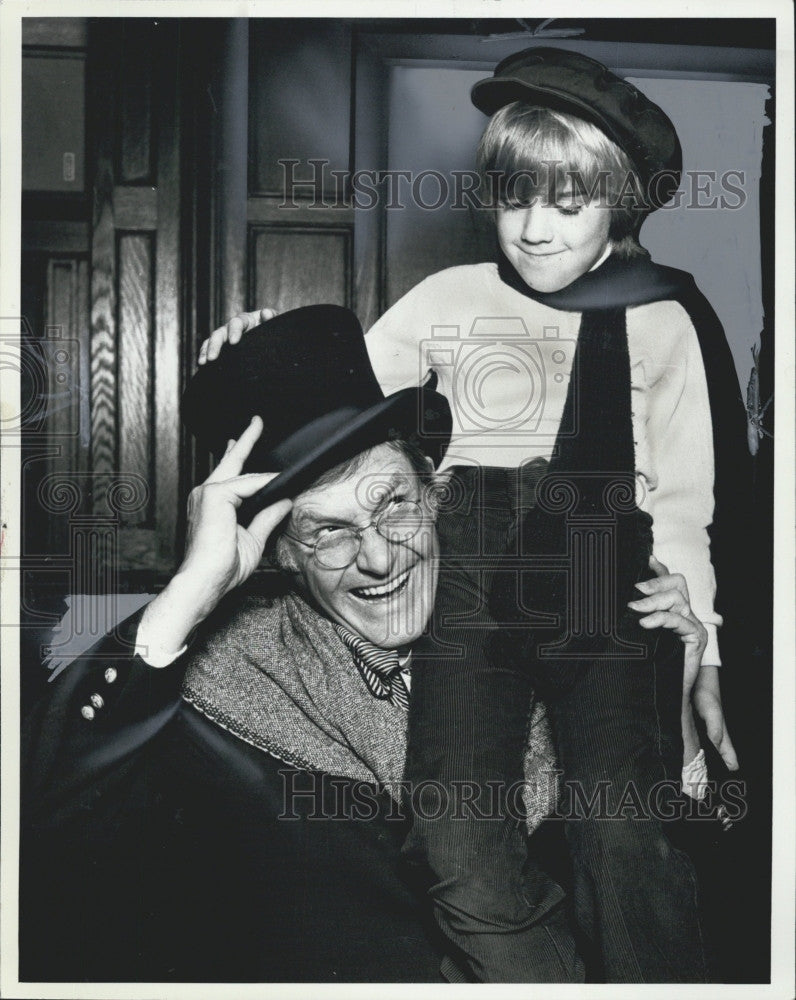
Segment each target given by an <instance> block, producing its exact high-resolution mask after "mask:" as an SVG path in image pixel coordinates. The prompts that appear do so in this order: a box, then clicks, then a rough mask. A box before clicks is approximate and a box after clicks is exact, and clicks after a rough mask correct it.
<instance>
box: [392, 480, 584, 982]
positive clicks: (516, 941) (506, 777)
mask: <svg viewBox="0 0 796 1000" xmlns="http://www.w3.org/2000/svg"><path fill="white" fill-rule="evenodd" d="M479 471H483V472H484V473H486V474H491V473H493V472H494V470H467V473H466V474H465V473H462V477H463V480H464V482H463V483H462V486H463V493H464V494H467V495H468V496H469V497H471V499H472V503H471V504H465V505H463V507H462V508H461V509H460V510H459V511H453V512H451V513H449V514H448V515H444V516H443V519H442V523H441V525H440V534H441V542H442V552H443V568H442V572H441V576H440V586H439V590H438V595H437V601H436V605H435V617H434V624H433V639H434V643H435V648H434V652H433V654H432V655H430V656H429V657H424V658H421V657H418V658H417V661H416V663H415V664H413V667H412V700H411V709H410V722H409V749H408V754H407V771H406V777H407V780H408V781H409V782H410V783H411V786H412V788H413V789H414V791H415V793H416V794H415V801H414V803H413V806H414V808H413V829H412V833H411V835H410V837H409V839H408V841H407V844H406V846H405V853H406V856H407V857H409V858H410V859H412V860H414V861H422V862H424V863H425V864H426V865H427V866H428V868H429V869H430V871H431V878H432V888H431V890H430V894H431V898H432V900H433V902H434V907H435V914H436V916H437V920H438V922H439V924H440V926H441V927H442V929H443V930H444V931H445V933H446V935H447V936H448V938H449V939H450V940H451V941H452V942H453V943H454V944H455V945H456V946H457V948H459V949H460V950H461V952H462V953H463V954H464V956H465V958H466V962H467V965H468V967H469V971H470V973H471V975H473V976H474V977H475V978H477V979H478V980H481V981H486V982H568V981H580V980H582V965H581V963H580V960H579V958H578V957H577V955H576V953H575V948H574V942H573V939H572V935H571V933H570V931H569V928H568V927H567V924H566V920H565V918H564V914H563V908H562V905H561V904H562V899H563V892H562V890H561V888H560V887H559V886H558V885H557V884H556V883H555V882H554V881H553V880H552V879H550V878H549V877H548V876H547V875H546V873H545V872H544V871H542V870H541V868H540V867H539V866H538V865H536V864H535V863H534V861H533V858H530V859H529V858H528V855H527V849H526V841H525V837H524V833H523V825H522V822H521V820H520V819H519V817H518V816H517V811H516V804H515V805H513V803H512V797H511V796H510V799H509V801H508V802H507V803H506V802H504V801H500V793H501V792H502V793H503V795H502V797H503V798H505V793H506V791H507V790H509V789H511V788H514V791H515V794H514V796H513V802H514V803H517V802H520V801H521V797H520V794H519V783H520V782H521V780H522V778H523V773H522V758H523V750H524V746H525V740H526V736H527V729H528V720H529V716H530V709H531V705H532V699H533V689H532V686H531V684H530V681H529V679H528V677H527V674H526V673H525V672H523V671H520V670H514V669H512V667H511V666H510V665H504V664H500V665H497V666H496V665H495V664H494V663H493V662H492V661H491V658H490V657H489V656H488V648H489V639H490V637H491V635H492V633H493V631H494V623H493V621H492V619H491V617H490V615H489V613H488V611H487V609H486V607H485V604H486V595H487V591H488V586H489V567H490V565H491V566H493V567H494V566H495V565H500V559H501V557H502V556H503V554H504V552H505V550H506V544H507V539H508V536H509V533H510V532H511V531H512V529H513V527H514V521H515V518H516V512H515V509H514V506H515V503H514V502H513V500H512V493H513V494H514V501H516V472H512V473H510V472H509V470H499V472H498V473H496V474H495V475H494V476H490V478H489V479H488V480H487V483H486V488H485V489H484V490H482V489H481V488H480V487H479V482H478V473H479ZM463 618H464V619H466V620H465V621H462V619H463ZM452 619H458V621H453V620H452ZM421 787H425V788H426V789H427V790H428V793H427V795H425V796H419V795H417V792H418V789H420V788H421ZM457 803H458V804H459V809H458V810H457V808H456V804H457ZM457 815H458V817H459V818H457Z"/></svg>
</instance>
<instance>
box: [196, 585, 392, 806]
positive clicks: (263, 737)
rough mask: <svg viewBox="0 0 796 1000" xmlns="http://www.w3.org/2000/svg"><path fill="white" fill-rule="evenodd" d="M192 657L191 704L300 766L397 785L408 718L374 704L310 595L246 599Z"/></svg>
mask: <svg viewBox="0 0 796 1000" xmlns="http://www.w3.org/2000/svg"><path fill="white" fill-rule="evenodd" d="M212 624H213V628H212V632H210V633H209V634H207V635H206V636H205V637H204V638H203V639H202V640H201V641H200V642H199V643H198V644H197V648H196V649H195V650H192V653H191V658H190V663H189V666H188V669H187V671H186V674H185V679H184V681H183V691H182V695H183V698H184V699H185V700H186V701H188V702H190V704H192V705H193V706H194V707H195V708H196V709H198V710H199V711H200V712H201V713H202V714H203V715H205V716H207V717H208V718H209V719H211V720H212V721H213V722H215V723H217V724H218V725H219V726H221V727H222V728H223V729H226V730H228V731H229V732H231V733H232V734H233V735H235V736H237V737H238V738H239V739H242V740H244V741H245V742H247V743H249V744H251V745H252V746H255V747H258V748H259V749H260V750H264V751H265V752H266V753H270V754H271V755H272V756H274V757H277V758H278V759H279V760H282V761H285V763H287V764H292V765H293V766H294V767H298V768H301V769H303V770H310V771H322V772H325V773H328V774H334V775H339V776H341V777H347V778H352V779H354V780H359V781H366V782H376V783H380V784H383V785H385V786H386V787H387V790H388V791H389V792H390V794H393V795H394V797H396V796H397V792H396V791H395V789H393V788H392V785H393V784H394V785H395V788H396V789H397V787H398V785H397V783H398V782H400V780H401V778H402V776H403V769H404V760H405V757H406V713H405V712H404V711H402V710H401V709H400V708H398V707H396V706H395V705H393V704H391V702H390V701H389V700H388V699H377V698H374V697H373V695H372V694H371V692H370V691H369V689H368V687H367V685H366V684H365V683H364V681H363V678H362V676H361V675H360V673H359V672H358V671H357V669H356V667H355V665H354V660H353V658H352V655H351V652H350V651H349V649H348V648H347V646H346V645H345V643H344V642H343V640H342V639H341V637H340V636H339V635H338V633H337V631H336V630H335V627H334V625H333V624H332V622H330V621H328V619H326V618H323V617H322V616H321V615H319V614H317V612H316V611H314V609H313V608H311V607H310V606H309V605H308V604H307V603H306V602H305V601H304V600H302V598H301V597H299V596H298V595H296V594H287V595H285V596H282V597H278V598H274V599H266V598H261V597H246V598H243V599H241V600H239V601H238V602H237V603H236V604H235V605H234V607H233V609H232V613H231V614H230V613H226V614H225V615H224V617H223V619H222V620H220V621H218V622H216V621H214V622H213V623H212Z"/></svg>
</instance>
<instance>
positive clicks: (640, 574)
mask: <svg viewBox="0 0 796 1000" xmlns="http://www.w3.org/2000/svg"><path fill="white" fill-rule="evenodd" d="M623 264H624V262H622V261H617V260H616V259H615V258H611V257H609V258H608V259H607V260H606V261H605V262H604V263H603V264H602V265H601V266H600V267H599V268H597V269H596V270H595V271H593V272H587V274H586V275H583V276H582V277H581V278H579V279H578V280H577V281H575V282H573V283H572V285H570V286H568V287H567V288H565V289H562V290H561V291H559V292H552V293H540V292H536V291H534V290H533V289H531V288H529V286H527V285H526V284H525V282H524V281H522V279H521V278H520V277H519V275H518V274H517V273H516V271H515V270H514V268H513V267H512V266H511V264H510V262H509V261H508V259H507V258H506V257H505V256H501V258H500V260H499V263H498V271H499V274H500V276H501V278H502V279H503V280H504V281H505V282H506V283H507V284H509V285H511V287H513V288H515V289H516V290H517V291H520V292H522V293H523V294H525V295H527V296H529V297H530V298H534V299H536V300H538V301H541V302H543V303H545V304H548V305H551V306H553V307H554V308H559V309H561V308H563V309H570V310H578V311H581V313H582V315H581V323H580V330H579V332H578V341H577V346H576V349H575V356H574V358H573V365H572V374H571V377H570V380H569V387H568V391H567V398H566V402H565V405H564V412H563V416H562V420H561V425H560V429H559V433H558V437H557V439H556V445H555V448H554V451H553V455H552V458H551V460H550V464H549V467H548V471H547V474H546V476H545V477H544V479H543V480H542V481H541V482H540V484H539V486H538V489H537V502H536V504H535V505H534V506H533V507H532V508H531V509H530V510H529V511H528V513H527V515H526V517H525V520H524V523H523V525H522V534H521V546H520V551H521V554H523V555H526V556H533V557H537V558H538V557H540V556H542V557H543V556H550V557H553V558H555V557H559V558H560V559H565V560H566V571H553V572H548V573H528V574H523V576H522V577H521V594H520V601H519V602H518V601H517V595H516V591H515V585H514V582H513V581H510V580H508V579H507V578H505V577H504V579H503V582H501V583H498V584H497V585H496V586H495V588H494V590H493V593H492V595H491V603H492V607H493V610H494V612H495V614H496V616H497V617H498V618H499V619H500V620H502V621H509V622H514V621H517V622H519V621H522V619H523V618H524V613H523V612H522V610H521V608H522V607H527V608H533V610H534V611H537V612H543V613H545V614H547V615H554V616H555V617H556V620H557V621H558V622H559V625H560V628H559V630H558V634H557V635H556V636H551V632H550V630H549V629H528V628H523V629H521V630H512V629H509V630H506V631H505V632H503V633H498V634H497V635H496V637H495V639H494V646H493V649H494V652H495V653H496V654H497V655H498V656H500V657H502V658H503V657H506V656H516V655H517V651H518V647H519V652H520V655H521V657H522V658H523V660H524V661H525V662H527V663H528V664H529V667H530V669H531V671H532V673H533V676H534V681H535V684H536V687H537V690H538V692H539V694H540V696H541V697H542V698H544V699H546V700H548V701H549V700H551V699H555V698H557V697H560V696H561V695H562V694H564V693H566V691H567V690H569V688H570V687H571V685H572V683H573V682H574V681H575V679H576V678H577V677H578V675H579V673H580V671H581V669H582V668H583V664H584V663H587V662H588V661H589V660H590V659H591V658H592V657H594V656H600V655H615V654H618V653H621V652H622V651H623V650H624V651H626V652H628V653H634V654H635V655H638V654H640V653H643V649H642V648H641V647H639V645H638V643H635V644H633V643H632V642H628V641H627V640H626V639H625V638H624V637H623V635H622V634H621V632H622V628H621V622H622V619H623V618H626V602H627V601H628V600H630V599H632V597H633V588H634V586H635V584H636V583H637V582H638V581H639V580H641V579H644V578H647V577H649V576H650V575H652V574H651V572H650V570H649V565H648V564H649V556H650V554H651V552H652V519H651V518H650V516H649V515H648V514H646V513H644V512H642V511H641V510H640V509H639V508H638V507H637V505H636V501H635V449H634V443H633V423H632V411H631V387H630V354H629V350H628V344H627V324H626V314H625V308H626V304H627V303H626V299H627V298H628V297H630V296H629V294H628V293H630V292H632V290H633V283H632V281H629V280H628V275H627V272H626V269H625V268H624V267H623ZM606 268H607V270H604V269H606ZM601 272H602V277H600V273H601ZM611 274H613V275H614V279H613V280H611V279H610V275H611ZM606 275H609V278H608V279H606ZM584 279H586V280H584ZM566 428H576V432H575V433H574V434H573V433H570V432H567V431H566Z"/></svg>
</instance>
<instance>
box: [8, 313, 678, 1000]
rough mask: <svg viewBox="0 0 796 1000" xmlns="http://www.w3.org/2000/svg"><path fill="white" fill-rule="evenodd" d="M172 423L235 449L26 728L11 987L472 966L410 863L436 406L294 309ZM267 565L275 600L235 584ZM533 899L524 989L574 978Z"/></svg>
mask: <svg viewBox="0 0 796 1000" xmlns="http://www.w3.org/2000/svg"><path fill="white" fill-rule="evenodd" d="M184 410H185V416H186V420H187V422H188V424H189V426H190V427H191V428H192V430H193V431H194V433H195V434H196V435H197V437H198V438H199V439H200V440H201V441H203V442H205V443H206V444H208V445H209V446H210V447H211V448H213V449H214V450H224V447H225V445H226V449H225V450H224V454H223V457H222V458H221V460H220V461H219V463H218V465H217V466H216V468H215V470H214V471H213V472H212V474H211V475H210V476H209V477H208V478H207V480H206V481H205V482H204V483H203V484H202V485H201V486H199V487H198V488H197V489H195V490H194V491H193V493H192V494H191V498H190V503H189V511H188V515H189V516H188V539H187V545H186V552H185V557H184V559H183V562H182V564H181V566H180V567H179V569H178V570H177V572H176V573H175V575H174V577H173V578H172V579H171V581H170V582H169V583H168V585H167V586H166V588H165V589H164V590H163V591H162V592H161V593H160V594H159V595H158V596H157V597H156V598H155V599H154V600H153V601H152V602H151V603H150V604H149V605H148V606H147V607H146V608H145V609H144V611H143V613H139V614H138V615H136V616H134V617H133V618H132V619H130V620H128V621H127V622H126V623H124V625H123V626H122V627H121V628H120V629H119V630H118V632H117V633H116V634H115V635H111V636H108V637H106V638H105V639H104V640H103V641H102V642H101V643H100V644H99V646H98V647H97V648H96V649H95V650H94V651H92V653H90V654H87V655H86V656H84V657H83V658H81V659H80V660H79V661H77V662H75V663H74V664H72V665H71V666H70V667H69V669H68V670H66V671H65V672H64V674H63V675H62V676H61V677H60V678H59V679H58V682H57V683H56V684H55V685H54V690H53V692H52V695H51V696H50V697H49V698H48V699H46V701H45V702H44V703H43V704H42V705H40V706H39V707H38V709H37V711H36V712H35V713H34V715H33V717H32V718H31V720H29V724H28V726H27V729H26V736H25V748H24V767H23V798H24V810H23V840H22V882H21V900H22V906H21V935H20V946H21V951H20V954H21V975H22V978H25V979H30V980H104V981H113V980H116V981H119V980H122V981H123V980H136V979H138V980H140V979H148V980H162V981H167V980H171V981H232V982H246V981H265V982H267V981H271V982H280V981H296V980H298V981H301V980H305V981H336V980H337V981H370V982H375V981H382V982H390V981H416V982H418V981H420V982H422V981H434V980H441V979H442V978H443V973H441V971H440V968H441V961H442V963H443V964H442V968H443V970H444V978H448V979H464V978H472V976H473V972H472V968H471V967H468V965H467V961H466V960H465V959H464V958H463V956H462V954H461V952H460V951H459V950H458V949H456V948H455V947H454V946H452V945H451V943H450V942H449V941H445V940H443V939H442V937H441V935H440V933H439V931H438V929H437V927H436V924H435V922H434V920H433V918H432V915H431V907H430V906H429V904H428V903H427V901H426V900H425V892H426V890H427V888H428V885H427V883H426V882H425V881H423V878H422V877H421V873H418V872H414V873H413V872H412V871H411V870H410V869H409V868H408V867H406V866H402V865H401V864H400V856H399V850H400V846H401V843H402V842H403V840H404V839H405V836H406V833H407V820H406V818H405V808H404V807H405V804H406V803H405V801H402V789H401V777H402V772H403V766H404V758H405V752H406V710H407V706H408V699H409V690H410V674H409V665H410V658H411V647H412V644H413V643H414V642H415V641H416V640H417V639H418V637H420V635H421V633H423V631H424V629H425V627H426V624H427V622H428V619H429V617H430V615H431V611H432V607H433V601H434V594H435V588H436V581H437V562H438V543H437V536H436V531H435V525H434V520H435V502H434V491H433V485H434V483H433V466H434V462H433V460H432V459H430V458H429V457H427V455H428V454H430V455H432V456H434V457H435V458H436V459H439V458H440V457H441V455H442V454H444V450H445V446H446V444H447V440H448V437H449V434H450V414H449V411H448V409H447V404H446V403H445V401H444V400H443V399H442V397H440V396H438V395H437V394H436V393H435V392H433V391H431V390H427V389H426V390H424V389H408V390H405V391H403V392H400V393H396V394H394V395H392V396H389V397H387V398H385V397H384V396H383V394H382V392H381V390H380V389H379V387H378V384H377V382H376V380H375V377H374V375H373V372H372V370H371V368H370V365H369V362H368V360H367V353H366V351H365V347H364V341H363V336H362V331H361V328H360V327H359V324H358V323H357V321H356V319H355V317H353V315H352V314H350V313H348V312H347V311H346V310H343V309H339V308H337V307H309V308H307V309H301V310H296V311H294V312H292V313H286V314H284V315H283V316H280V317H278V318H277V319H274V320H271V321H270V322H268V323H265V324H263V326H262V327H261V329H260V330H259V331H257V332H255V333H253V334H252V335H250V337H249V338H247V341H246V345H245V347H244V348H237V349H235V350H231V351H228V352H226V353H225V354H224V355H222V358H221V360H220V361H219V362H218V363H217V364H216V365H214V366H210V367H207V368H205V369H203V370H201V371H200V372H199V373H197V375H196V376H195V377H194V379H193V381H192V383H191V385H190V386H189V389H188V391H187V393H186V397H185V400H184ZM261 417H262V418H264V420H263V419H261ZM421 432H422V433H421ZM263 470H268V471H263ZM274 470H278V471H276V472H275V471H274ZM263 553H265V554H266V556H267V557H268V558H269V559H270V560H271V562H272V563H273V564H274V565H276V566H277V567H278V568H279V569H280V570H281V571H282V573H281V579H282V581H283V582H284V586H283V587H282V588H281V589H279V590H278V591H277V592H273V593H270V594H269V595H268V596H263V595H262V594H258V593H256V592H255V591H254V590H253V588H252V587H251V586H249V587H244V586H243V585H244V584H245V583H246V581H247V579H248V578H249V577H250V576H251V575H252V573H253V572H254V570H255V569H256V568H257V566H258V564H259V563H260V561H261V558H262V556H263ZM659 582H661V585H662V586H661V598H660V600H661V604H660V607H661V609H664V608H669V607H670V606H671V603H672V602H671V600H670V598H667V597H666V596H665V595H666V591H665V586H664V581H663V580H662V581H659ZM272 589H273V588H272ZM661 613H666V614H668V615H671V612H668V611H667V612H661ZM680 624H681V628H680V630H681V631H683V633H684V634H685V633H688V632H689V626H687V625H683V624H682V623H680ZM693 631H694V630H693V628H691V632H692V633H693ZM536 718H537V719H538V718H539V714H538V713H537V716H536ZM545 748H546V744H545V742H544V740H542V741H541V742H540V743H539V746H538V747H537V751H539V753H541V756H542V758H543V757H544V752H545ZM407 794H410V795H411V790H407V789H403V796H404V799H405V797H406V795H407ZM529 886H531V887H532V889H533V891H534V892H535V893H536V894H537V897H536V898H537V900H538V902H539V906H538V912H537V913H536V915H535V919H534V920H533V921H532V922H531V924H530V925H529V926H525V927H522V928H518V935H519V939H521V940H522V941H523V942H527V946H528V947H531V948H534V947H536V944H535V942H537V941H538V942H541V944H540V946H539V954H540V956H541V957H540V962H539V974H538V975H539V978H541V979H546V978H549V979H554V980H559V981H567V980H576V979H578V978H580V977H581V975H582V971H581V970H582V966H581V965H580V962H579V960H578V958H577V956H576V954H575V949H574V945H573V941H572V936H571V934H570V932H569V930H568V927H567V924H566V919H565V916H564V912H563V908H562V906H561V895H562V894H561V891H560V889H559V888H558V886H557V885H555V883H553V882H552V881H551V880H550V879H549V878H547V876H546V875H545V874H544V873H543V872H541V871H540V870H537V869H535V868H534V870H533V872H532V877H531V878H529ZM553 944H554V947H553V946H552V945H553ZM496 945H497V947H498V949H502V948H503V947H504V942H502V941H501V942H499V943H496Z"/></svg>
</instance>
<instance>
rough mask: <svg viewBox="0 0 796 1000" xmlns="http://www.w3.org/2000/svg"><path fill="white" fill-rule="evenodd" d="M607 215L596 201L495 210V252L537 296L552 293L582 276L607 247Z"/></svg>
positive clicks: (539, 203)
mask: <svg viewBox="0 0 796 1000" xmlns="http://www.w3.org/2000/svg"><path fill="white" fill-rule="evenodd" d="M610 216H611V213H610V210H609V209H608V208H606V207H605V206H604V205H602V204H600V202H598V201H597V200H592V201H590V202H581V201H580V200H578V199H572V198H570V197H567V196H566V195H565V196H563V197H562V198H560V200H559V201H558V203H557V204H556V203H550V202H547V201H545V200H543V199H539V200H536V201H534V202H533V203H532V204H530V205H527V206H522V207H518V208H499V209H498V213H497V232H498V241H499V242H500V248H501V250H502V251H503V253H504V254H505V255H506V256H507V257H508V259H509V260H510V261H511V263H512V264H513V265H514V268H515V269H516V271H517V273H518V274H519V275H520V277H521V278H522V280H523V281H524V282H525V283H526V284H527V285H529V286H530V287H531V288H533V289H534V290H535V291H537V292H557V291H559V289H561V288H566V286H567V285H569V284H571V283H572V282H573V281H574V280H575V279H576V278H579V277H580V276H581V275H582V274H585V273H586V271H588V270H589V269H590V268H591V267H592V266H593V265H594V264H596V263H597V261H598V260H599V259H600V257H601V256H602V255H603V253H604V252H605V249H606V247H607V246H608V226H609V223H610Z"/></svg>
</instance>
